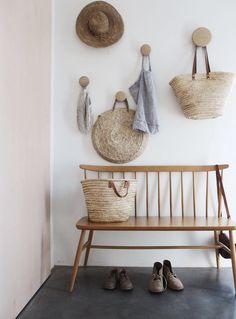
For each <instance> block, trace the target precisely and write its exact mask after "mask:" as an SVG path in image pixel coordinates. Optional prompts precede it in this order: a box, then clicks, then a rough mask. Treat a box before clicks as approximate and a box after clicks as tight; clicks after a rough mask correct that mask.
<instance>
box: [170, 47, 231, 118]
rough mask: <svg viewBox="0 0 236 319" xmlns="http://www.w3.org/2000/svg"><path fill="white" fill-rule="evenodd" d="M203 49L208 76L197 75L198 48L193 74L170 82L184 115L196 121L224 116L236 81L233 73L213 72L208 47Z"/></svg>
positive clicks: (181, 76) (177, 77) (180, 76)
mask: <svg viewBox="0 0 236 319" xmlns="http://www.w3.org/2000/svg"><path fill="white" fill-rule="evenodd" d="M203 49H204V50H205V63H206V70H207V72H206V74H197V67H196V63H197V48H196V49H195V56H194V62H193V71H192V74H184V75H179V76H176V77H175V78H174V79H173V80H172V81H171V82H170V85H171V87H172V89H173V91H174V93H175V95H176V97H177V100H178V102H179V104H180V106H181V108H182V111H183V113H184V115H185V116H186V117H187V118H189V119H194V120H198V119H211V118H216V117H218V116H222V115H223V114H224V109H225V105H226V102H227V97H228V96H229V94H230V91H231V87H232V83H233V79H234V74H233V73H229V72H211V71H210V65H209V60H208V54H207V50H206V47H205V48H203Z"/></svg>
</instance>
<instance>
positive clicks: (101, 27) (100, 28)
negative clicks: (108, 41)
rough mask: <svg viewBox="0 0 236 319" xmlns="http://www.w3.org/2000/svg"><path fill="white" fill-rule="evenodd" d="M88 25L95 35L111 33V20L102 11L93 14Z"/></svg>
mask: <svg viewBox="0 0 236 319" xmlns="http://www.w3.org/2000/svg"><path fill="white" fill-rule="evenodd" d="M88 25H89V29H90V31H91V32H92V33H93V34H94V35H102V34H104V33H107V32H108V31H109V19H108V17H107V15H106V14H105V13H104V12H102V11H97V12H94V13H92V14H91V15H90V17H89V21H88Z"/></svg>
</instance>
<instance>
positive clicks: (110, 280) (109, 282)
mask: <svg viewBox="0 0 236 319" xmlns="http://www.w3.org/2000/svg"><path fill="white" fill-rule="evenodd" d="M117 284H118V269H117V268H113V269H112V270H111V271H110V273H109V276H108V277H107V278H106V279H105V281H104V283H103V288H104V289H108V290H114V289H116V287H117Z"/></svg>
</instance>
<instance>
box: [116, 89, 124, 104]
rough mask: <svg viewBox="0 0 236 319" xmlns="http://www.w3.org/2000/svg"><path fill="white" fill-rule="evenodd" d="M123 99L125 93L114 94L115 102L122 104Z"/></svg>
mask: <svg viewBox="0 0 236 319" xmlns="http://www.w3.org/2000/svg"><path fill="white" fill-rule="evenodd" d="M125 99H126V95H125V93H124V92H123V91H119V92H117V93H116V100H117V101H118V102H124V101H125Z"/></svg>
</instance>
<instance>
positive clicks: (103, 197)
mask: <svg viewBox="0 0 236 319" xmlns="http://www.w3.org/2000/svg"><path fill="white" fill-rule="evenodd" d="M136 182H137V181H136V180H135V179H129V180H124V179H113V180H107V179H85V180H83V181H81V184H82V187H83V191H84V195H85V201H86V206H87V210H88V218H89V220H90V221H91V222H97V223H104V222H123V221H126V220H128V219H129V216H130V215H132V214H133V212H134V207H135V194H136Z"/></svg>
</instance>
